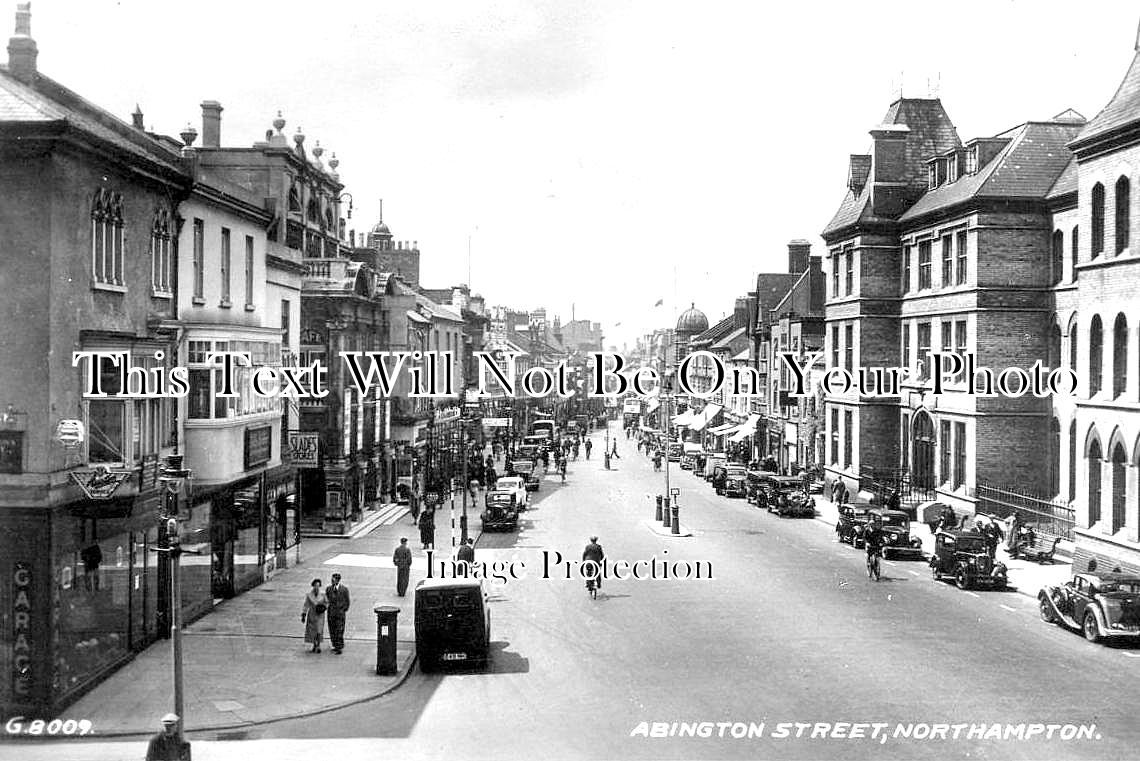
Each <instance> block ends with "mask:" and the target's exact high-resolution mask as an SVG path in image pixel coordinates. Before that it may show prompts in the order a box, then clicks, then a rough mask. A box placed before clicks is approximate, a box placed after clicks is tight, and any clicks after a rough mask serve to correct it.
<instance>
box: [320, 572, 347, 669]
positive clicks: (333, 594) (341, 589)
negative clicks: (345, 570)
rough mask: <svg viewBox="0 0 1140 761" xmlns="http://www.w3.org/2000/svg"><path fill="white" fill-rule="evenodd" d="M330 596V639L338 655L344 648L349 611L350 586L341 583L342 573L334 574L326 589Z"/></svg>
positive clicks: (327, 594) (328, 596)
mask: <svg viewBox="0 0 1140 761" xmlns="http://www.w3.org/2000/svg"><path fill="white" fill-rule="evenodd" d="M325 597H327V598H328V601H329V603H328V622H329V639H331V640H332V651H333V652H334V653H336V654H337V655H340V654H341V651H343V650H344V618H345V614H347V613H348V604H349V597H348V587H346V586H344V585H343V584H341V583H340V574H339V573H334V574H333V575H332V583H331V584H329V588H328V589H326V590H325Z"/></svg>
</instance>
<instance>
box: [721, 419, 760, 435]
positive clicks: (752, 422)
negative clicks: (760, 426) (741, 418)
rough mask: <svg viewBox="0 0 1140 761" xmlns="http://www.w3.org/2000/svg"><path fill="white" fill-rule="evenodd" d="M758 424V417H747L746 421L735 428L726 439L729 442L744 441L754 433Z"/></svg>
mask: <svg viewBox="0 0 1140 761" xmlns="http://www.w3.org/2000/svg"><path fill="white" fill-rule="evenodd" d="M759 422H760V416H759V415H749V416H748V420H747V421H745V422H744V423H741V424H740V425H738V426H737V427H736V430H735V431H734V432H733V434H732V435H731V436H729V437H728V440H729V441H744V440H745V439H746V438H748V437H749V436H751V435H752V434H754V433H756V424H757V423H759Z"/></svg>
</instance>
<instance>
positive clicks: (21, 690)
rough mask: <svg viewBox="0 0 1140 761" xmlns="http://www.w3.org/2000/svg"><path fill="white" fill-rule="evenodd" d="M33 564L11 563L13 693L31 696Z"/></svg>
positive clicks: (33, 681) (32, 682) (32, 681)
mask: <svg viewBox="0 0 1140 761" xmlns="http://www.w3.org/2000/svg"><path fill="white" fill-rule="evenodd" d="M32 595H33V593H32V566H31V564H30V563H26V562H22V561H17V562H16V563H14V564H13V565H12V694H13V695H17V696H23V697H30V696H31V694H32V688H33V685H34V683H35V680H34V679H33V676H34V674H33V672H32V644H31V642H30V640H29V639H28V638H29V637H30V636H31V630H32Z"/></svg>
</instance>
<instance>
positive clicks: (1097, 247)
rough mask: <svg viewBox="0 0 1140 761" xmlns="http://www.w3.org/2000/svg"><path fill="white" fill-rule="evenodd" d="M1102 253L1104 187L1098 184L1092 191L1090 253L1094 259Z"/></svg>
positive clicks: (1090, 256)
mask: <svg viewBox="0 0 1140 761" xmlns="http://www.w3.org/2000/svg"><path fill="white" fill-rule="evenodd" d="M1103 252H1104V185H1101V184H1100V183H1099V182H1098V183H1097V184H1096V185H1093V189H1092V252H1091V254H1090V255H1089V259H1095V258H1097V257H1098V256H1100V255H1101V254H1102V253H1103Z"/></svg>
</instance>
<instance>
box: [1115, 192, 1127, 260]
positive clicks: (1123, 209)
mask: <svg viewBox="0 0 1140 761" xmlns="http://www.w3.org/2000/svg"><path fill="white" fill-rule="evenodd" d="M1128 197H1129V183H1128V178H1127V177H1123V176H1122V177H1121V178H1120V179H1119V180H1117V181H1116V253H1118V254H1119V253H1121V252H1122V251H1124V250H1125V249H1126V248H1128V229H1129V214H1128V206H1129V203H1128Z"/></svg>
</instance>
